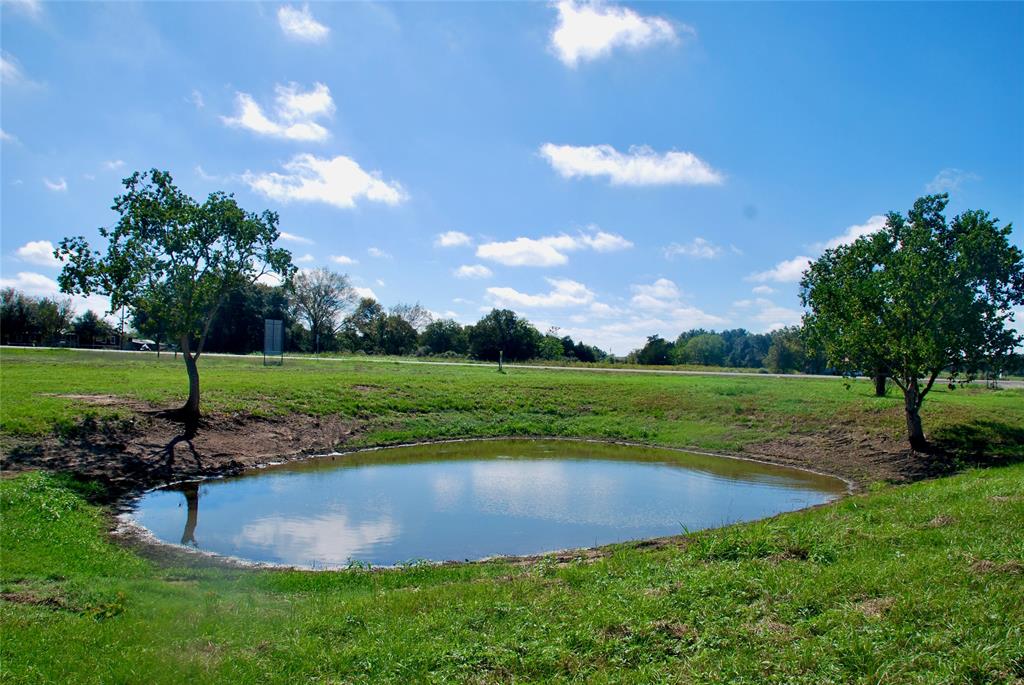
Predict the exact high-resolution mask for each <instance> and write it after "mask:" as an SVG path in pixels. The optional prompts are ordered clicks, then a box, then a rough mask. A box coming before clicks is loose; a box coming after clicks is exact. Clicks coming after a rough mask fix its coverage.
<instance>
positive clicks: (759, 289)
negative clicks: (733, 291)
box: [750, 285, 775, 295]
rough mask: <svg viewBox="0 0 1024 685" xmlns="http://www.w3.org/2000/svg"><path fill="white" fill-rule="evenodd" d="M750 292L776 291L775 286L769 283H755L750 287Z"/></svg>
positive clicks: (764, 292) (762, 293)
mask: <svg viewBox="0 0 1024 685" xmlns="http://www.w3.org/2000/svg"><path fill="white" fill-rule="evenodd" d="M750 292H752V293H754V294H755V295H771V294H772V293H774V292H775V288H773V287H771V286H768V285H755V286H754V287H753V288H751V289H750Z"/></svg>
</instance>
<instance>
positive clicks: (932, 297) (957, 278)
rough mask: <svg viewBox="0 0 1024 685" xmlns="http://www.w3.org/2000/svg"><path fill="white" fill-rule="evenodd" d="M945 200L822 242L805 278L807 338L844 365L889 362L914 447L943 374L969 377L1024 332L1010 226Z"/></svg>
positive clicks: (1021, 282) (1020, 276) (1023, 283)
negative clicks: (954, 209) (952, 210)
mask: <svg viewBox="0 0 1024 685" xmlns="http://www.w3.org/2000/svg"><path fill="white" fill-rule="evenodd" d="M947 202H948V199H947V195H945V194H942V195H928V196H925V197H922V198H920V199H919V200H917V202H915V203H914V207H913V208H912V209H911V210H910V211H909V212H908V213H907V215H906V216H905V217H904V216H903V215H901V214H899V213H897V212H892V213H890V214H889V215H888V216H887V218H886V222H885V227H884V228H883V229H882V230H880V231H878V232H877V233H875V234H873V235H869V236H864V237H862V238H859V239H858V240H857V241H856V242H854V243H852V244H850V245H845V246H840V247H837V248H835V249H831V250H826V252H825V254H823V255H822V256H821V257H820V258H819V259H818V260H817V261H816V262H814V263H813V264H812V265H811V266H810V268H809V269H808V270H807V271H806V272H805V273H804V276H803V279H802V281H801V283H800V287H801V299H802V301H803V303H804V305H805V306H806V307H808V308H809V309H810V313H808V314H807V315H805V317H804V326H805V328H806V330H807V333H808V337H809V340H810V342H811V344H812V345H813V346H814V347H815V348H817V349H820V350H822V351H823V352H824V354H825V355H826V357H827V359H828V361H829V362H830V363H831V364H832V365H834V366H835V367H836V368H837V369H839V370H842V371H844V372H858V371H859V372H862V373H865V374H875V373H876V372H877V370H878V368H877V367H878V366H882V367H884V370H885V373H886V375H887V376H889V378H890V379H891V380H892V382H893V383H894V384H895V385H896V386H897V387H899V388H900V389H901V390H902V391H903V397H904V411H905V415H906V423H907V435H908V438H909V441H910V445H911V447H913V448H914V449H920V448H923V447H925V446H926V445H927V443H926V440H925V435H924V430H923V427H922V424H921V414H920V409H921V404H922V402H923V401H924V398H925V396H926V395H927V394H928V392H929V391H930V390H931V389H932V386H933V385H934V383H935V380H936V379H937V378H938V377H939V374H941V373H943V372H944V371H946V372H948V373H949V377H950V383H951V384H952V382H953V381H954V380H956V379H957V377H958V376H960V375H961V374H962V375H963V376H964V377H966V378H968V379H970V378H972V377H973V375H974V373H975V372H976V371H977V370H978V369H979V368H981V367H983V366H984V365H985V364H986V362H991V361H992V360H994V359H1000V358H1005V357H1006V356H1007V355H1008V353H1009V352H1011V351H1012V350H1013V349H1014V347H1015V346H1016V345H1018V344H1019V343H1020V342H1021V336H1019V335H1017V334H1016V333H1015V332H1014V331H1013V330H1011V329H1010V328H1008V327H1007V323H1009V322H1012V321H1013V312H1012V310H1013V308H1014V307H1015V306H1019V305H1020V304H1022V303H1024V259H1022V253H1021V250H1020V248H1018V247H1015V246H1014V245H1012V244H1011V243H1010V242H1009V236H1010V233H1011V231H1012V226H1011V225H1009V224H1008V225H1006V226H1003V227H1000V226H999V222H998V220H997V219H993V218H991V217H990V216H989V214H988V212H984V211H976V210H970V211H966V212H964V213H963V214H960V215H959V216H956V217H954V218H953V220H952V222H949V223H947V221H946V218H945V216H944V214H943V211H944V210H945V208H946V204H947Z"/></svg>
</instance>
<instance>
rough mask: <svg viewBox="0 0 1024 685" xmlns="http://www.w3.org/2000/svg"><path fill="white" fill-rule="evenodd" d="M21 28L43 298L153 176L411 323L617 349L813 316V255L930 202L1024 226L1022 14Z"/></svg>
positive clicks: (144, 19) (109, 13)
mask: <svg viewBox="0 0 1024 685" xmlns="http://www.w3.org/2000/svg"><path fill="white" fill-rule="evenodd" d="M0 32H2V33H0V46H2V58H3V62H2V71H0V129H2V135H0V139H2V140H0V153H2V154H0V226H2V231H0V286H2V287H8V286H13V287H18V288H21V289H22V290H24V291H26V292H28V293H30V294H33V295H52V294H55V293H56V289H57V286H56V280H55V279H56V276H57V274H58V273H59V264H57V263H55V260H54V259H53V258H52V255H51V254H50V251H51V249H52V245H55V244H56V243H58V242H59V241H60V239H61V238H62V237H64V236H69V235H84V236H85V237H86V238H88V239H89V240H90V241H93V242H95V241H96V240H98V233H97V228H98V227H100V226H109V225H112V224H113V222H114V220H115V215H114V213H113V212H112V211H111V210H110V205H111V204H112V201H113V198H114V197H115V196H116V195H117V194H118V193H119V192H120V190H121V185H120V183H121V179H122V178H123V177H125V176H127V175H129V174H130V173H132V172H133V171H135V170H145V169H149V168H153V167H156V168H160V169H165V170H168V171H170V172H171V173H172V175H173V176H174V179H175V182H176V183H177V184H178V185H179V186H180V187H181V188H182V189H183V190H185V191H186V192H188V193H190V194H191V195H193V196H194V197H196V198H199V199H202V198H205V196H206V195H207V194H209V193H211V192H214V191H217V190H224V191H227V192H230V193H234V194H235V196H236V198H237V200H238V201H239V203H240V204H241V205H242V206H243V207H244V208H246V209H248V210H252V211H262V210H264V209H271V210H273V211H275V212H278V213H279V215H280V228H281V231H282V233H281V241H280V245H281V246H283V247H286V248H288V249H289V250H291V251H292V253H293V255H294V259H295V262H296V264H297V265H298V266H300V267H302V268H315V267H326V268H330V269H333V270H336V271H339V272H343V273H347V274H348V275H349V276H350V278H351V279H352V282H353V284H354V285H355V286H356V287H357V288H358V289H359V291H360V292H361V293H362V294H364V295H369V296H373V297H376V298H377V299H379V300H380V301H381V302H382V303H383V304H384V305H385V306H390V305H394V304H396V303H399V302H407V303H412V302H417V301H418V302H420V303H422V304H423V305H424V306H425V307H427V308H429V309H430V310H431V311H432V312H434V313H435V314H436V315H437V316H443V317H452V318H455V319H456V320H458V321H461V322H463V323H472V322H474V321H476V320H477V319H479V318H480V316H481V315H482V314H483V313H485V312H487V311H489V310H490V309H491V308H492V307H507V308H510V309H514V310H515V311H517V312H519V313H520V314H522V315H523V316H525V317H527V318H528V319H529V320H530V321H531V322H533V323H534V324H535V325H536V326H537V327H538V328H539V329H540V330H541V331H542V332H543V331H546V330H547V329H548V328H549V327H551V326H557V327H559V329H560V335H566V334H568V335H572V336H573V337H574V338H576V339H582V340H583V341H584V342H586V343H588V344H593V345H598V346H600V347H602V348H604V349H606V350H610V351H612V352H614V353H616V354H625V353H626V352H628V351H630V350H631V349H634V348H636V347H638V346H640V345H642V344H643V342H644V340H645V338H646V337H647V336H648V335H651V334H659V335H662V336H664V337H666V338H675V337H676V336H677V335H678V334H679V333H680V332H681V331H683V330H686V329H689V328H694V327H704V328H714V329H719V330H721V329H723V328H733V327H744V328H747V329H748V330H751V331H756V332H762V331H769V330H772V329H775V328H778V327H780V326H785V325H791V324H796V323H798V322H799V320H800V316H801V307H800V302H799V287H798V281H799V277H800V272H801V271H802V269H803V268H804V267H805V266H806V264H807V260H808V259H813V258H814V257H816V256H817V255H819V254H820V253H821V252H822V250H824V249H825V248H826V247H829V246H834V245H838V244H840V243H842V242H845V241H850V240H853V239H855V238H856V237H857V236H859V235H864V234H866V233H870V232H871V231H873V230H877V229H878V228H879V227H880V226H881V224H882V222H883V220H884V214H885V213H886V212H889V211H906V210H907V209H908V208H909V207H910V206H911V205H912V204H913V202H914V200H915V199H916V198H917V197H919V196H921V195H923V194H926V193H929V192H948V193H950V206H949V213H950V216H952V214H954V213H958V212H960V211H963V210H964V209H985V210H988V211H989V212H991V213H992V214H993V215H994V216H995V217H998V218H999V219H1000V220H1001V221H1002V222H1003V223H1004V224H1005V223H1011V222H1012V223H1013V224H1014V225H1015V226H1017V225H1019V224H1020V223H1021V222H1022V221H1024V4H1021V3H1006V4H982V3H970V4H926V3H911V4H896V3H889V4H870V3H842V4H839V3H817V4H807V3H791V4H773V3H756V4H740V3H713V4H703V3H701V4H683V3H656V2H645V3H633V4H625V3H622V4H616V3H610V2H607V3H601V4H584V3H576V2H573V1H572V0H564V1H562V2H553V3H540V2H535V3H426V2H423V3H402V4H376V3H373V4H371V3H344V4H334V3H310V4H298V3H291V4H276V3H259V2H232V3H227V2H221V3H172V2H161V3H156V2H153V3H141V4H132V3H120V2H119V3H113V4H103V3H46V2H24V1H22V2H7V1H4V2H3V4H2V5H0ZM1022 236H1024V232H1022V229H1019V228H1017V229H1016V230H1015V232H1014V233H1013V235H1012V240H1013V242H1014V243H1016V244H1017V245H1021V244H1022ZM100 244H102V243H100ZM105 306H106V305H105V302H104V301H103V299H102V298H97V297H93V298H90V299H89V300H88V301H82V300H78V301H77V307H78V309H79V311H84V309H85V308H87V307H92V308H94V309H97V310H99V309H103V308H105Z"/></svg>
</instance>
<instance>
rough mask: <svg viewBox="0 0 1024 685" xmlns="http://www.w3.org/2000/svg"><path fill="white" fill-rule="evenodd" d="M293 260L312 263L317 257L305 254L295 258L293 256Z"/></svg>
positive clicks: (300, 262)
mask: <svg viewBox="0 0 1024 685" xmlns="http://www.w3.org/2000/svg"><path fill="white" fill-rule="evenodd" d="M292 261H293V262H297V263H299V264H310V263H312V262H315V261H316V257H314V256H313V255H311V254H304V255H302V256H301V257H294V258H292Z"/></svg>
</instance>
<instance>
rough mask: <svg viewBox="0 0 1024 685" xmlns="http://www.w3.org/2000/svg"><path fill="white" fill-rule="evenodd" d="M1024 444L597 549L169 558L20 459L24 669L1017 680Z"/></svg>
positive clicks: (5, 646)
mask: <svg viewBox="0 0 1024 685" xmlns="http://www.w3.org/2000/svg"><path fill="white" fill-rule="evenodd" d="M1022 483H1024V466H1021V465H1017V466H1010V467H1002V468H997V469H989V470H984V471H980V470H976V471H970V472H968V473H965V474H962V475H959V476H955V477H951V478H946V479H941V480H936V481H928V482H922V483H918V484H915V485H910V486H886V487H882V488H879V489H877V490H876V491H875V492H873V493H870V494H866V495H859V496H854V497H850V498H847V499H845V500H843V501H841V502H839V503H838V504H835V505H833V506H829V507H826V508H822V509H817V510H813V511H809V512H803V513H797V514H789V515H784V516H781V517H778V518H775V519H772V520H769V521H765V522H759V523H753V524H746V525H741V526H734V527H730V528H725V529H720V530H716V531H707V532H704V533H701V534H698V535H696V536H694V537H693V538H692V542H691V544H689V545H688V546H685V547H670V548H664V549H635V548H631V547H629V546H623V547H621V548H619V549H618V550H617V551H616V552H615V553H613V554H612V555H611V556H609V557H607V558H605V559H601V560H598V561H596V562H594V563H584V562H582V561H581V562H578V563H570V564H567V565H562V566H560V565H557V564H555V563H545V562H540V563H537V564H534V565H532V566H526V567H518V566H510V565H507V564H500V563H491V564H480V565H462V566H455V567H442V568H437V567H430V566H415V567H411V568H408V569H406V570H403V571H392V572H366V571H359V570H356V571H350V572H340V573H312V572H306V573H303V572H268V571H233V570H224V569H197V568H190V567H181V568H178V567H174V566H173V565H172V566H167V565H166V564H162V565H155V564H153V563H150V562H148V561H145V560H143V559H141V558H139V557H138V556H135V555H134V554H133V553H132V552H130V551H127V550H125V549H123V548H120V547H118V546H115V545H114V544H112V543H110V542H108V540H107V538H106V535H105V533H106V519H105V518H104V516H103V514H102V512H101V511H100V510H99V509H97V508H96V507H93V506H91V505H89V504H87V503H86V502H85V501H84V500H83V499H82V497H81V496H80V494H79V493H77V492H76V491H75V490H74V489H72V488H71V487H70V486H69V485H68V484H67V482H65V481H62V480H61V479H60V478H56V477H52V476H45V475H42V474H37V473H33V474H26V475H22V476H19V477H18V478H15V479H5V480H3V481H0V503H2V508H3V519H4V521H3V523H4V525H3V527H2V529H0V544H2V550H3V563H2V565H0V592H2V593H3V598H4V600H5V601H2V602H0V623H2V632H0V663H2V672H3V680H4V682H10V683H41V682H76V683H181V682H204V683H206V682H225V683H237V682H274V683H295V682H367V683H371V682H373V683H381V682H393V683H409V682H512V681H515V682H642V683H652V682H723V683H724V682H729V683H744V682H745V683H764V682H785V683H815V684H819V683H929V684H932V683H1019V682H1020V678H1022V677H1024V575H1022V571H1024V538H1022V537H1021V535H1020V531H1021V530H1022V527H1024V494H1022V487H1021V486H1022Z"/></svg>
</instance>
